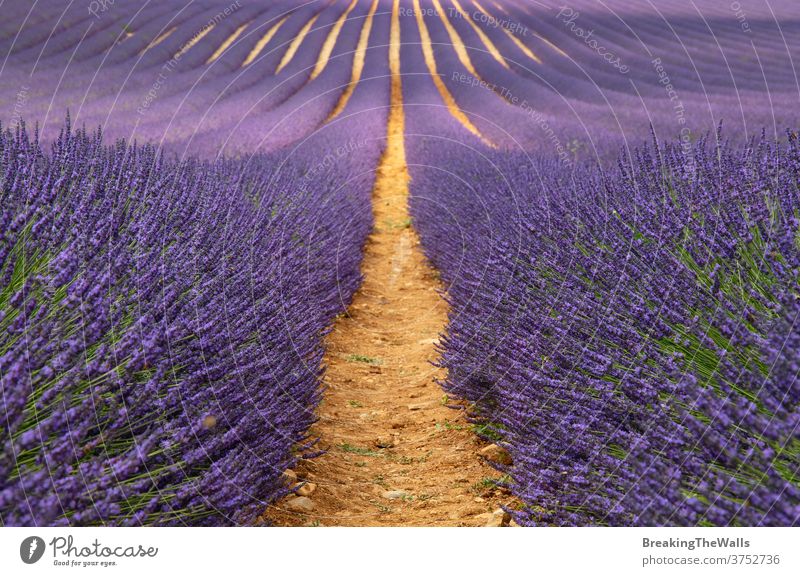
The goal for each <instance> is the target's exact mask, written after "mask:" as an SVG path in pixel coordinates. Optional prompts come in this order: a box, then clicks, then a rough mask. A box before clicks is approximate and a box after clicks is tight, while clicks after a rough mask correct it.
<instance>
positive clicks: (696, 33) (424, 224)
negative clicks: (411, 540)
mask: <svg viewBox="0 0 800 576" xmlns="http://www.w3.org/2000/svg"><path fill="white" fill-rule="evenodd" d="M0 12H2V14H3V18H2V19H0V57H2V59H1V60H0V97H2V106H1V107H0V121H2V134H0V398H1V399H0V421H2V425H1V427H0V445H2V449H1V450H0V525H7V526H13V525H93V524H108V525H229V524H252V523H254V522H257V519H258V517H259V515H260V514H261V513H262V512H263V511H264V509H265V507H266V506H267V505H268V504H269V503H271V502H274V501H276V500H277V499H278V498H280V497H281V496H283V495H285V494H286V493H287V491H288V490H289V488H288V487H287V486H286V485H285V484H284V481H283V479H282V474H283V471H284V470H286V469H287V468H291V467H292V466H293V465H294V463H295V462H296V460H297V459H298V458H304V457H313V456H314V453H315V451H316V450H317V449H316V447H315V441H316V439H315V438H314V437H313V435H310V434H309V432H308V431H309V427H310V426H311V425H312V424H313V422H314V419H315V410H316V407H317V405H318V403H319V402H320V401H321V400H322V398H323V397H324V393H325V391H324V388H322V387H321V386H320V384H321V377H322V374H323V371H324V367H323V366H321V361H322V356H323V345H322V338H323V335H324V333H325V330H326V329H327V327H328V326H330V324H331V322H332V320H333V318H334V317H335V316H336V315H337V314H339V313H341V312H343V311H344V310H345V309H346V306H347V304H348V303H349V301H350V298H351V296H352V295H353V293H354V292H355V290H356V289H357V288H358V286H359V283H360V280H361V276H360V272H359V265H360V261H361V255H362V252H363V247H364V244H365V242H366V241H367V236H368V234H369V232H370V230H371V228H372V225H373V222H372V214H371V210H370V197H371V190H372V186H373V183H374V180H375V171H376V169H377V167H378V165H379V162H380V158H381V153H382V150H383V148H384V145H385V142H386V133H387V118H388V110H389V106H390V86H391V83H392V82H393V81H394V80H397V79H393V78H392V71H391V67H390V63H389V57H390V53H391V50H390V48H391V47H390V44H391V37H392V34H391V30H392V28H393V27H394V26H399V40H400V43H401V46H400V50H399V53H400V67H399V71H400V74H399V76H400V77H399V80H400V81H401V83H402V100H403V104H402V105H403V110H404V117H405V125H404V130H405V134H404V141H405V150H406V158H407V163H408V169H409V173H410V175H411V182H410V185H409V186H410V199H409V204H410V209H411V214H412V216H413V225H414V227H415V229H416V230H417V232H418V233H419V235H420V237H421V241H422V245H423V247H424V250H425V252H426V255H427V256H428V257H429V258H430V260H431V262H432V263H433V264H434V265H435V267H436V268H438V270H439V271H440V272H441V275H442V278H443V280H444V281H445V284H446V287H447V292H446V294H445V297H446V299H447V301H448V303H449V305H450V317H449V324H448V327H447V333H446V334H445V335H444V336H443V338H442V340H441V344H440V349H441V352H442V357H441V361H440V362H441V364H442V365H443V366H445V367H446V368H447V370H448V375H447V378H446V379H445V380H444V381H443V382H442V383H441V384H442V386H443V389H444V391H445V392H446V393H447V394H448V395H449V396H450V397H453V398H456V399H459V400H461V401H463V402H461V403H460V404H459V406H462V405H464V404H466V405H467V406H468V416H469V418H470V419H472V420H473V421H474V422H475V424H476V429H477V430H478V431H479V432H480V433H481V434H482V435H483V436H485V437H486V438H487V439H490V440H491V441H493V442H496V443H498V444H500V445H502V446H504V447H505V448H507V449H508V451H509V453H510V454H511V456H512V458H513V464H511V465H509V466H505V467H501V471H502V472H503V473H504V482H505V484H506V485H507V486H508V487H509V488H510V490H511V491H512V493H513V494H514V496H515V497H516V499H517V500H518V505H516V506H514V507H513V508H512V509H511V510H510V512H512V514H513V515H514V518H515V520H516V521H517V522H518V523H519V524H522V525H604V524H607V525H647V526H652V525H690V526H695V525H747V526H751V525H779V526H786V525H796V524H798V523H800V434H799V433H798V426H799V425H800V383H798V374H800V327H799V326H798V321H799V320H800V187H799V186H798V182H800V141H798V136H797V134H796V130H797V121H798V110H800V108H798V104H800V81H799V80H798V75H797V73H796V71H795V68H794V61H795V59H796V58H797V57H800V51H798V46H800V7H797V6H795V5H794V4H793V3H792V2H790V1H788V0H779V1H772V2H767V1H766V0H755V1H754V2H752V3H749V2H748V3H744V2H742V3H738V2H736V3H733V4H730V5H729V4H728V3H719V2H713V1H711V0H703V1H698V0H695V1H694V2H689V1H688V0H687V1H683V0H668V1H666V2H658V3H629V2H625V1H623V0H611V1H604V2H602V3H601V2H597V1H592V0H576V1H575V2H572V3H568V4H563V3H556V2H544V3H538V2H537V3H532V2H523V1H512V0H497V1H493V0H469V1H468V0H337V1H333V2H321V1H316V0H315V1H311V2H299V1H294V2H278V3H262V2H245V0H239V1H235V2H228V1H226V0H200V1H197V2H189V1H186V2H183V1H162V2H158V3H155V2H141V3H133V2H131V3H127V2H125V3H123V2H119V1H118V2H116V3H112V2H101V1H99V0H98V1H97V2H91V3H81V4H80V5H76V3H68V2H58V1H55V0H51V1H47V2H39V3H35V5H34V6H31V5H27V4H26V3H11V4H9V3H8V2H7V1H6V2H5V3H3V2H0ZM65 118H66V120H65Z"/></svg>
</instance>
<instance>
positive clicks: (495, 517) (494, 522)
mask: <svg viewBox="0 0 800 576" xmlns="http://www.w3.org/2000/svg"><path fill="white" fill-rule="evenodd" d="M509 520H511V514H509V513H508V512H506V511H505V510H503V509H502V508H498V509H497V510H495V511H494V512H492V515H491V518H489V520H487V522H486V526H487V527H490V528H500V527H501V526H508V522H509Z"/></svg>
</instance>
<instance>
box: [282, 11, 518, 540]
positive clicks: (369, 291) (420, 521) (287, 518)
mask: <svg viewBox="0 0 800 576" xmlns="http://www.w3.org/2000/svg"><path fill="white" fill-rule="evenodd" d="M399 58H400V54H399V23H398V21H397V17H396V6H395V15H394V16H393V22H392V34H391V43H390V65H391V69H392V107H391V111H390V116H389V126H388V142H387V148H386V151H385V153H384V156H383V158H382V160H381V164H380V167H379V170H378V175H377V178H376V184H375V190H374V195H373V212H374V216H375V228H374V230H373V232H372V234H371V235H370V237H369V239H368V241H367V245H366V251H365V255H364V261H363V263H362V272H363V274H364V283H363V285H362V286H361V288H360V289H359V291H358V292H357V293H356V295H355V298H354V300H353V303H352V304H351V306H350V308H349V310H348V313H347V314H346V315H345V316H343V317H341V318H340V319H339V320H338V321H337V322H336V324H335V326H334V329H333V331H332V332H331V333H330V334H329V336H328V338H327V341H326V347H327V355H326V358H325V363H326V365H327V372H326V376H325V380H326V384H327V390H326V394H325V399H324V401H323V403H322V406H321V407H320V412H319V416H320V421H319V422H318V424H317V425H316V426H315V427H314V429H312V431H311V432H312V434H313V435H315V436H319V437H321V438H322V448H324V449H327V450H328V452H327V453H326V454H325V455H323V456H321V457H319V458H315V459H313V460H310V461H305V462H303V463H301V464H300V466H299V467H298V469H297V470H296V473H297V475H298V476H299V477H300V478H301V479H302V478H305V479H306V480H307V481H308V482H310V483H313V484H314V485H315V489H314V490H313V492H312V493H311V494H310V495H309V499H310V501H311V506H312V509H310V510H300V509H297V508H296V507H299V504H296V503H292V501H294V500H296V498H295V497H291V496H290V497H289V498H287V499H285V500H283V501H282V502H279V503H277V504H276V505H274V506H272V507H271V508H270V509H269V510H268V512H267V517H268V518H269V519H270V520H271V521H272V522H274V523H276V524H278V525H284V526H286V525H325V526H337V525H338V526H429V525H445V526H464V525H467V526H483V525H485V524H486V523H487V520H488V519H489V516H487V513H491V511H493V510H495V509H497V508H498V507H499V505H500V504H501V503H503V504H506V503H508V502H509V499H510V497H509V496H508V495H507V494H506V493H505V492H504V491H502V490H499V489H496V488H494V487H493V486H492V484H491V482H490V481H489V479H491V478H495V479H496V478H498V477H499V476H500V474H499V473H498V472H497V471H496V470H494V469H493V468H491V467H490V466H489V465H488V464H486V463H485V462H484V461H483V460H482V459H481V458H479V456H478V450H480V449H481V447H482V446H483V444H482V443H481V442H480V441H479V440H478V439H477V437H476V436H475V435H474V434H473V433H472V431H471V430H470V426H469V424H468V423H466V422H465V421H464V417H463V413H462V412H460V411H456V410H453V409H450V408H447V407H445V406H444V405H443V404H442V400H443V396H444V394H443V392H442V390H441V388H439V386H438V385H437V384H436V383H435V382H434V379H435V378H441V377H443V376H444V374H443V373H442V371H441V370H439V369H436V368H434V367H433V366H432V365H431V361H433V360H435V359H436V358H437V351H436V348H435V344H436V342H437V338H438V336H439V334H440V333H441V332H442V331H443V330H444V328H445V325H446V322H447V304H446V302H445V301H444V300H443V299H442V298H441V297H440V296H439V294H438V292H437V291H438V290H440V289H441V284H440V282H439V281H438V280H437V274H436V272H435V271H434V270H433V269H432V268H431V267H430V266H429V265H428V263H427V261H426V260H425V257H424V256H423V254H422V251H421V249H420V246H419V239H418V237H417V234H416V232H414V230H413V229H412V228H411V227H410V225H409V216H408V209H407V202H408V179H409V178H408V170H407V166H406V160H405V148H404V143H403V126H404V116H403V114H404V112H403V105H402V91H401V77H400V74H399V70H400V66H399ZM308 488H310V486H308ZM308 488H307V489H308ZM301 493H304V492H301ZM303 503H304V504H305V506H309V502H308V501H306V500H304V501H303ZM292 508H295V509H294V510H293V509H292Z"/></svg>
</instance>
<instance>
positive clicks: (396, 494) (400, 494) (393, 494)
mask: <svg viewBox="0 0 800 576" xmlns="http://www.w3.org/2000/svg"><path fill="white" fill-rule="evenodd" d="M406 496H408V492H406V491H405V490H387V491H386V492H384V493H383V497H384V498H386V499H387V500H400V499H401V498H405V497H406Z"/></svg>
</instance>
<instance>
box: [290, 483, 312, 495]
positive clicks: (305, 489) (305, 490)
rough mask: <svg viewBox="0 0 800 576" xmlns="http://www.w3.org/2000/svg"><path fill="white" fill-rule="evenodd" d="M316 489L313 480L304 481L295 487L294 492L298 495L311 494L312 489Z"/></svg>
mask: <svg viewBox="0 0 800 576" xmlns="http://www.w3.org/2000/svg"><path fill="white" fill-rule="evenodd" d="M316 489H317V485H316V484H314V483H313V482H306V483H305V484H303V485H302V486H300V487H299V488H298V489H297V492H295V494H297V495H298V496H311V495H312V494H313V493H314V490H316Z"/></svg>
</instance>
